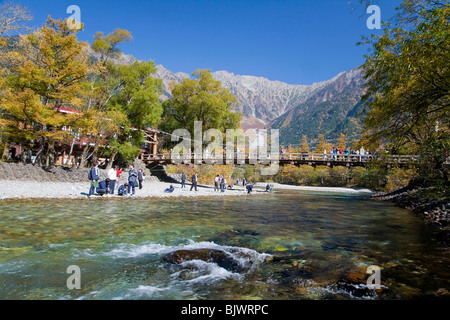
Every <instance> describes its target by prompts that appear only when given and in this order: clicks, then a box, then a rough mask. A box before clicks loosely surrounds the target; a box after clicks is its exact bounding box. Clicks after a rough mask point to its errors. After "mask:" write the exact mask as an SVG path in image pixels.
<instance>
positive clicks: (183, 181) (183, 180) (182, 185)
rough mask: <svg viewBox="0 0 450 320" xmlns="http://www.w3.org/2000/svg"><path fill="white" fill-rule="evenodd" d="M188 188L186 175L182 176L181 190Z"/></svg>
mask: <svg viewBox="0 0 450 320" xmlns="http://www.w3.org/2000/svg"><path fill="white" fill-rule="evenodd" d="M183 188H186V173H184V172H183V173H182V174H181V189H183Z"/></svg>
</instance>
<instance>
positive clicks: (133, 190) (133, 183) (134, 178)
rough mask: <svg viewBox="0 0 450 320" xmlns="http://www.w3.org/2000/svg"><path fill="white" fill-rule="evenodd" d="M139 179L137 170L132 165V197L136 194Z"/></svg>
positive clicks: (129, 189)
mask: <svg viewBox="0 0 450 320" xmlns="http://www.w3.org/2000/svg"><path fill="white" fill-rule="evenodd" d="M137 177H138V172H137V170H136V169H135V168H134V166H133V165H130V171H129V172H128V194H130V191H132V195H134V194H135V188H136V187H137V186H138V182H137Z"/></svg>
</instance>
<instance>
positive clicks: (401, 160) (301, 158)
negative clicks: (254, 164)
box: [142, 152, 420, 164]
mask: <svg viewBox="0 0 450 320" xmlns="http://www.w3.org/2000/svg"><path fill="white" fill-rule="evenodd" d="M233 158H234V159H235V160H237V162H238V163H244V162H245V161H246V160H249V159H250V160H272V161H273V160H280V161H281V162H287V161H292V162H296V161H297V162H341V163H342V162H350V163H352V162H358V163H360V162H369V161H372V160H381V161H384V162H387V163H391V164H407V163H419V160H420V159H419V156H417V155H387V156H386V155H371V154H364V155H361V154H323V153H280V154H271V153H268V154H267V155H264V157H261V156H258V154H257V153H236V152H235V153H234V155H233V154H224V156H223V158H219V159H223V160H233ZM142 160H147V161H155V160H167V161H171V160H172V161H174V160H181V161H189V162H191V161H192V160H196V161H208V162H211V163H212V162H214V161H215V160H218V158H217V157H213V156H211V155H208V154H206V153H202V154H196V153H187V154H174V155H173V156H172V154H171V153H169V152H168V153H161V154H156V155H153V154H147V155H143V157H142Z"/></svg>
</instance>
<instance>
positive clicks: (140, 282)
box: [0, 191, 450, 300]
mask: <svg viewBox="0 0 450 320" xmlns="http://www.w3.org/2000/svg"><path fill="white" fill-rule="evenodd" d="M0 215H1V219H0V299H165V300H167V299H177V300H181V299H183V300H185V299H219V300H222V299H244V300H247V299H266V300H272V299H284V300H293V299H418V298H419V299H420V298H427V299H429V298H431V299H434V298H436V299H438V298H439V299H441V298H444V299H446V298H448V291H447V290H449V289H450V285H449V275H450V267H449V266H450V264H449V262H450V261H449V260H450V259H449V255H448V251H446V250H445V249H444V248H442V247H440V246H439V244H438V243H437V242H436V240H435V238H434V230H433V228H432V227H431V226H428V225H426V224H425V223H424V222H423V220H422V219H421V218H420V217H418V216H416V215H414V214H412V213H410V212H409V211H407V210H404V209H400V208H397V207H395V206H393V205H392V204H390V203H386V202H375V201H371V200H366V199H364V198H361V197H360V196H355V195H345V194H331V193H327V194H325V193H313V192H300V191H283V192H276V193H273V194H264V195H258V194H255V195H251V196H238V197H208V198H206V197H205V198H188V199H186V198H183V199H178V198H169V199H129V198H127V199H97V200H21V201H18V200H7V201H2V202H1V204H0ZM179 250H183V251H179ZM208 251H211V252H215V253H217V252H219V253H222V257H225V260H223V259H222V260H214V259H201V258H199V257H195V256H194V257H192V255H191V256H190V257H185V259H184V260H183V261H182V262H181V261H178V262H181V263H175V261H172V260H170V259H168V257H170V256H171V255H173V254H174V252H184V253H186V252H208ZM71 265H76V266H78V267H79V268H80V272H81V278H80V279H79V280H80V284H81V289H68V287H67V284H66V282H67V279H68V278H69V277H70V276H71V273H67V268H68V267H69V266H71ZM370 265H375V266H378V267H379V268H380V275H381V284H380V286H381V288H380V289H378V290H375V289H372V288H369V287H368V286H367V279H368V277H369V274H367V273H366V271H367V267H368V266H370ZM72 280H73V279H72ZM72 283H75V282H72Z"/></svg>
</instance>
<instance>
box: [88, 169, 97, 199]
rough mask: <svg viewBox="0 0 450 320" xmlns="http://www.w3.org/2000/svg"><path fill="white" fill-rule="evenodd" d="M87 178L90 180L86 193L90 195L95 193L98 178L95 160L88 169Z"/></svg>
mask: <svg viewBox="0 0 450 320" xmlns="http://www.w3.org/2000/svg"><path fill="white" fill-rule="evenodd" d="M88 179H89V181H90V182H91V187H90V188H89V195H88V197H90V196H92V195H94V194H95V189H96V188H98V180H100V176H99V172H98V163H97V161H96V162H94V163H93V165H92V168H91V169H90V170H89V175H88Z"/></svg>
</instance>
